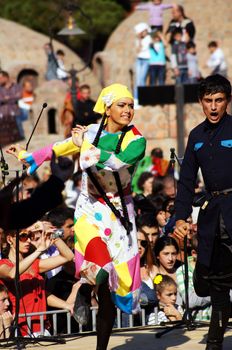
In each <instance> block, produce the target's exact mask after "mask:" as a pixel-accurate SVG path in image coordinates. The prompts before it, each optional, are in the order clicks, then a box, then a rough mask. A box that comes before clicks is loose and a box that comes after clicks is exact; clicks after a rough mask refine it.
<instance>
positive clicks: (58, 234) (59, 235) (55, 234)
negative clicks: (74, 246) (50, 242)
mask: <svg viewBox="0 0 232 350" xmlns="http://www.w3.org/2000/svg"><path fill="white" fill-rule="evenodd" d="M63 237H64V230H63V229H62V228H58V229H56V230H54V231H53V232H52V234H51V236H50V238H51V239H56V238H63Z"/></svg>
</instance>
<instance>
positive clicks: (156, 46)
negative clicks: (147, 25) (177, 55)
mask: <svg viewBox="0 0 232 350" xmlns="http://www.w3.org/2000/svg"><path fill="white" fill-rule="evenodd" d="M152 41H153V42H152V44H151V46H150V63H149V64H150V66H149V75H150V85H164V83H165V69H166V57H165V46H166V41H165V39H164V36H163V34H162V33H161V32H160V31H155V32H154V33H153V35H152Z"/></svg>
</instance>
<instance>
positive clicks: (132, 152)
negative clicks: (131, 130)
mask: <svg viewBox="0 0 232 350" xmlns="http://www.w3.org/2000/svg"><path fill="white" fill-rule="evenodd" d="M145 148H146V140H145V138H144V137H139V138H135V139H134V140H132V141H131V142H130V143H129V144H128V145H127V147H126V148H124V149H123V147H122V148H121V151H120V152H119V153H118V154H115V153H113V152H107V151H105V150H102V149H100V148H98V147H95V146H93V145H92V144H91V143H90V142H89V141H87V140H85V141H84V142H83V144H82V147H81V156H80V166H81V168H82V169H83V170H85V169H87V168H89V167H90V166H92V165H95V166H97V167H99V168H102V169H103V168H104V169H106V170H110V171H117V170H119V169H121V168H123V167H124V168H130V167H133V168H134V166H135V165H136V163H137V162H138V161H139V160H140V159H142V158H143V157H144V154H145Z"/></svg>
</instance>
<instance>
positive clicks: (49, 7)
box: [0, 0, 126, 54]
mask: <svg viewBox="0 0 232 350" xmlns="http://www.w3.org/2000/svg"><path fill="white" fill-rule="evenodd" d="M118 2H122V1H120V0H118V1H117V0H79V1H74V0H73V1H71V2H70V3H72V4H73V3H77V5H78V6H80V7H81V8H82V9H83V11H84V12H85V13H86V14H87V15H88V16H90V17H91V19H92V22H93V29H92V30H91V33H88V29H89V23H88V21H87V20H86V19H84V18H83V17H82V16H81V14H80V12H79V11H75V12H74V17H75V19H76V20H77V23H78V26H79V27H81V28H82V29H83V30H85V31H86V32H87V33H88V34H87V36H85V37H83V38H79V37H74V38H73V39H71V40H70V38H69V39H67V38H64V37H63V38H62V37H57V36H56V39H57V40H59V41H62V42H64V43H65V44H66V45H68V46H70V47H71V48H72V49H73V50H74V51H76V52H77V53H79V54H81V52H82V53H83V52H84V51H85V47H86V42H87V41H88V40H89V36H90V35H91V36H92V37H93V40H94V51H97V50H102V49H103V47H104V45H105V42H106V40H107V39H108V37H109V35H110V34H111V33H112V31H113V30H114V29H115V28H116V27H117V25H118V24H119V23H120V22H121V21H122V20H123V19H124V18H125V16H126V11H125V9H124V8H123V6H122V4H119V3H118ZM62 4H65V1H64V0H49V1H48V0H37V1H35V0H23V1H22V0H10V1H9V0H0V5H1V17H3V18H6V19H9V20H12V21H15V22H18V23H21V24H23V25H25V26H27V27H29V28H31V29H34V30H36V31H38V32H41V33H44V34H46V35H49V31H50V30H52V32H53V34H54V33H56V32H58V31H59V30H60V29H61V28H63V27H64V26H65V20H64V17H63V15H64V14H65V13H64V12H65V11H61V12H60V14H59V15H58V13H59V9H60V8H61V5H62ZM56 14H57V16H56Z"/></svg>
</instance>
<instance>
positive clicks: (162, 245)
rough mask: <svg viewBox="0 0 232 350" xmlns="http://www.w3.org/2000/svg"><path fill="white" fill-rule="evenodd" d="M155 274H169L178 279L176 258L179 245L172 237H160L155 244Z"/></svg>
mask: <svg viewBox="0 0 232 350" xmlns="http://www.w3.org/2000/svg"><path fill="white" fill-rule="evenodd" d="M153 252H154V255H155V263H156V267H155V269H154V270H155V274H163V275H169V276H170V277H172V278H173V279H174V281H176V268H177V267H176V260H177V254H178V252H179V246H178V244H177V242H176V240H175V239H174V238H172V237H167V236H163V237H159V238H158V239H157V240H156V242H155V246H154V250H153Z"/></svg>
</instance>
